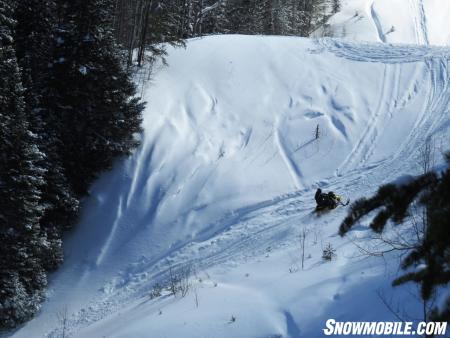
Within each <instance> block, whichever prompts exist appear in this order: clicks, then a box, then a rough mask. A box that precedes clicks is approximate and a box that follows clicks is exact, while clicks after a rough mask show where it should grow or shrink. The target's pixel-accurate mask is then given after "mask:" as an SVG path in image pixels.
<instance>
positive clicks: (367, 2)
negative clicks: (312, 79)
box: [313, 0, 450, 46]
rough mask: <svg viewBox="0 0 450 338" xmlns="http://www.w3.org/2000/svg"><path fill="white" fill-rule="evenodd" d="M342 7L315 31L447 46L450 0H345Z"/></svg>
mask: <svg viewBox="0 0 450 338" xmlns="http://www.w3.org/2000/svg"><path fill="white" fill-rule="evenodd" d="M340 5H341V6H340V7H341V8H340V10H339V12H338V13H336V14H334V15H333V16H332V17H331V18H330V19H329V20H328V22H327V25H324V26H321V27H319V28H318V29H317V31H315V32H314V33H313V35H314V36H315V37H322V36H332V37H338V38H346V39H350V40H353V41H355V40H357V41H370V42H386V43H407V44H416V45H434V46H446V45H449V44H450V22H449V20H448V18H449V17H450V2H449V1H447V0H342V1H341V2H340Z"/></svg>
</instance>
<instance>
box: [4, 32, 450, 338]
mask: <svg viewBox="0 0 450 338" xmlns="http://www.w3.org/2000/svg"><path fill="white" fill-rule="evenodd" d="M449 58H450V49H449V48H430V47H424V46H422V47H418V46H411V45H399V46H391V45H387V44H381V43H372V44H369V43H367V44H365V43H354V42H349V41H344V40H333V39H319V40H310V39H302V38H283V37H248V36H215V37H214V36H213V37H208V38H203V39H195V40H191V41H189V42H188V45H187V48H186V49H170V50H169V57H168V63H169V65H170V66H169V67H161V68H160V69H158V70H157V71H156V73H155V76H154V78H153V81H151V82H149V83H147V84H146V88H144V90H143V92H144V99H145V100H148V102H149V105H148V108H147V109H146V111H145V113H144V125H143V127H144V132H143V134H142V136H141V138H142V145H141V147H139V148H138V149H137V150H136V151H135V152H134V154H133V155H132V156H131V157H130V158H129V159H125V160H123V161H119V162H118V163H117V165H116V166H115V168H114V170H113V171H112V172H110V173H107V174H105V175H104V176H103V177H102V178H101V179H100V180H99V181H98V182H97V183H96V184H95V185H94V187H93V188H92V192H91V197H90V198H89V199H87V200H86V202H85V205H84V208H83V215H82V218H81V222H80V224H79V226H78V227H77V229H76V230H75V231H74V232H73V233H72V234H70V235H69V236H68V238H67V245H66V256H67V258H66V261H65V263H64V265H63V267H62V268H61V269H60V270H59V271H58V272H57V273H55V274H54V276H53V277H52V281H51V283H50V286H49V290H48V301H47V302H46V303H45V304H44V305H43V308H42V312H41V313H40V314H39V315H38V316H37V317H36V318H35V319H34V320H32V321H31V322H29V323H27V324H26V325H25V326H24V327H23V328H21V329H20V330H18V331H17V332H16V333H15V334H14V335H13V336H14V337H41V336H50V337H56V336H58V334H60V333H61V331H60V330H61V325H60V323H59V322H58V319H57V316H56V315H57V313H58V312H61V311H62V310H63V309H65V308H67V313H68V315H69V321H68V330H69V331H70V332H71V333H72V334H74V335H75V336H79V337H104V336H105V337H274V336H276V335H278V336H283V337H299V336H300V335H302V336H305V337H317V336H320V335H321V329H322V328H323V326H324V321H325V319H327V318H329V317H334V318H336V319H348V320H353V321H355V320H377V319H395V318H394V317H393V315H392V314H391V313H390V312H389V311H387V309H386V307H385V305H383V302H382V301H381V299H382V298H380V294H382V295H386V297H387V298H388V299H389V301H392V302H395V304H397V305H398V304H402V306H404V307H405V308H406V309H407V311H408V313H409V315H411V316H415V315H416V316H417V313H420V304H418V303H417V301H416V300H415V298H414V297H413V296H411V294H410V292H415V291H416V290H415V289H414V288H411V287H406V288H403V289H400V291H399V292H396V293H395V294H392V290H391V287H390V286H389V283H390V280H391V279H392V278H394V275H395V274H396V273H398V272H397V271H396V268H395V267H396V266H397V265H398V257H397V255H396V254H395V253H394V254H392V255H389V256H387V257H386V259H385V260H381V259H378V258H375V257H372V258H367V257H361V256H360V254H359V251H358V249H357V247H356V246H355V244H353V243H352V241H353V240H352V238H350V237H349V238H344V239H342V238H340V237H339V236H337V234H336V233H337V229H338V225H339V223H340V221H341V220H342V218H343V217H344V216H345V212H346V210H345V208H340V209H338V210H336V211H334V212H332V213H328V214H325V215H323V216H321V217H317V216H316V215H314V214H312V213H311V211H312V209H313V208H314V201H313V194H314V191H315V188H316V187H317V186H321V187H323V188H324V189H326V190H329V189H332V190H335V191H337V192H338V193H341V194H344V195H346V196H351V197H352V198H353V199H355V198H357V197H360V196H363V195H366V194H370V193H372V192H374V191H375V189H376V188H377V186H378V185H379V184H382V183H386V182H389V181H391V180H395V179H399V178H401V177H403V176H404V175H405V174H410V173H418V171H419V166H418V164H417V153H418V152H417V150H418V148H419V147H420V145H421V144H422V143H423V141H424V140H425V139H426V138H427V137H429V136H431V135H432V136H433V137H434V139H435V142H436V144H437V145H439V147H441V145H442V147H444V146H445V144H447V145H448V144H449V142H448V141H449V138H450V137H449V135H450V114H449V100H450V89H449V75H450V73H449V69H448V66H449ZM317 126H319V138H318V139H315V130H316V128H317ZM437 161H441V159H440V158H437ZM302 229H308V237H307V241H306V250H305V251H306V257H307V259H306V261H305V266H304V269H303V270H302V269H301V265H300V261H299V257H300V254H299V252H300V246H299V239H298V235H299V234H300V233H301V230H302ZM398 231H403V230H401V229H400V230H398ZM369 234H370V233H369V232H367V230H366V228H365V226H364V224H362V226H361V227H358V228H357V229H356V230H355V231H354V232H353V233H352V235H353V236H355V237H360V238H365V237H367V236H368V235H369ZM361 241H362V243H369V244H370V245H372V244H373V245H376V243H374V242H373V241H368V240H367V239H361ZM327 243H331V244H332V245H333V246H334V247H335V248H336V249H337V258H336V260H333V261H332V262H329V263H324V262H323V261H322V259H321V255H322V249H323V247H324V246H325V245H326V244H327ZM188 265H190V266H192V267H193V269H194V268H195V271H196V273H195V276H193V277H192V279H191V283H192V285H193V286H192V290H191V292H189V293H188V295H187V296H186V297H184V298H180V297H177V298H174V297H172V296H169V295H168V294H167V292H165V291H164V292H163V296H162V297H158V298H156V299H152V300H151V299H150V297H149V293H150V290H151V289H152V287H153V285H154V284H155V283H157V282H159V283H162V284H164V282H165V281H166V280H167V274H168V271H169V269H170V267H172V268H173V269H174V270H176V269H177V268H179V267H182V266H188ZM393 295H395V297H394V296H393ZM369 303H370V304H371V305H370V309H371V311H370V312H368V311H367V304H369ZM232 316H233V317H234V318H235V319H236V320H235V321H232V320H231V318H232Z"/></svg>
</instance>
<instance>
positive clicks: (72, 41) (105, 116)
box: [49, 0, 143, 196]
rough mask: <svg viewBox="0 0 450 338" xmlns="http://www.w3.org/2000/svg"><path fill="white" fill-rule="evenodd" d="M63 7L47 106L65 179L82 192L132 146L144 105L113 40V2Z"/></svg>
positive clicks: (80, 2)
mask: <svg viewBox="0 0 450 338" xmlns="http://www.w3.org/2000/svg"><path fill="white" fill-rule="evenodd" d="M61 8H62V12H63V14H64V21H63V23H62V24H61V25H60V27H59V29H58V31H57V36H56V41H57V42H58V45H57V47H56V50H55V53H56V58H55V61H54V64H53V78H52V81H51V87H52V94H53V95H52V96H53V97H54V99H53V102H51V103H49V105H50V106H51V110H52V112H53V114H55V115H56V116H57V120H58V122H59V123H60V124H59V126H58V129H59V130H58V132H59V135H60V138H61V141H62V142H61V144H60V149H59V155H60V157H61V159H62V163H63V166H64V168H65V169H66V174H67V177H68V179H69V183H70V185H71V188H72V189H73V190H74V191H75V193H76V194H77V195H78V196H82V195H84V194H86V193H87V189H88V187H89V184H90V183H91V182H92V181H93V180H94V179H95V178H96V177H97V175H98V173H99V172H101V171H103V170H105V169H108V168H110V167H111V165H112V162H113V160H114V159H115V158H116V157H117V156H120V155H124V154H127V153H129V151H130V150H131V149H132V148H133V147H135V146H136V144H137V141H136V140H135V138H134V133H137V132H139V131H140V122H141V111H142V109H143V106H142V104H140V103H139V102H138V99H137V98H133V96H134V94H135V88H134V85H133V83H132V82H131V80H130V75H129V74H128V73H127V72H126V71H124V69H123V61H124V60H122V59H121V58H120V57H119V55H120V53H119V50H118V49H117V47H116V45H115V42H114V38H113V34H112V1H110V0H93V1H84V0H75V1H68V0H64V1H63V0H61Z"/></svg>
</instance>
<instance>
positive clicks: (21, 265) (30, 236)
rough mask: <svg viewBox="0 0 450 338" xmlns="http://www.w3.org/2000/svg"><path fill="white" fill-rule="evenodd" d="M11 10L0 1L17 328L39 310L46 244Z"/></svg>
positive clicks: (4, 151) (2, 288) (7, 272)
mask: <svg viewBox="0 0 450 338" xmlns="http://www.w3.org/2000/svg"><path fill="white" fill-rule="evenodd" d="M13 24H14V20H13V18H12V8H11V6H10V5H9V4H8V3H7V2H6V1H4V0H0V140H1V142H0V154H1V156H0V242H1V243H2V245H1V246H0V267H1V268H0V327H13V326H15V325H17V323H21V322H23V321H25V320H26V319H28V318H30V317H31V315H32V314H33V313H34V312H35V311H36V310H37V309H38V308H39V304H40V301H41V300H42V290H43V288H44V287H45V285H46V275H45V272H44V270H43V268H42V266H41V263H40V257H41V255H42V254H41V251H42V248H43V247H44V246H45V245H46V244H47V243H46V238H45V237H44V236H42V235H41V231H40V227H39V219H40V217H41V215H42V210H41V208H40V196H41V191H40V187H41V186H42V184H43V174H44V170H43V169H42V168H40V167H39V166H38V163H39V162H40V161H41V160H42V156H43V154H42V153H41V152H40V151H39V149H38V148H37V146H36V145H35V141H36V140H35V135H34V134H33V133H32V132H31V131H30V130H29V128H28V123H27V121H26V116H25V112H24V109H25V103H24V98H23V95H24V91H23V88H22V85H21V78H20V77H21V75H20V72H19V67H18V64H17V59H16V55H15V50H14V48H13V37H12V29H13Z"/></svg>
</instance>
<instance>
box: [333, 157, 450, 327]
mask: <svg viewBox="0 0 450 338" xmlns="http://www.w3.org/2000/svg"><path fill="white" fill-rule="evenodd" d="M447 160H448V163H449V165H450V153H449V154H447ZM414 201H418V202H419V203H420V204H421V205H422V206H423V208H424V210H425V211H426V212H425V213H424V215H425V216H424V220H423V222H424V233H423V236H422V238H420V239H419V240H418V242H417V243H416V246H415V248H414V249H413V250H411V252H410V253H409V254H408V255H407V256H406V257H405V258H404V260H403V261H402V268H403V269H404V270H407V272H406V273H405V274H404V275H403V276H401V277H399V278H397V279H396V280H395V281H394V282H393V284H394V285H401V284H404V283H407V282H415V283H418V284H419V285H420V287H421V296H422V299H423V300H424V301H425V302H427V301H428V300H430V298H431V297H432V296H433V294H434V293H435V292H436V290H437V289H438V288H439V287H440V286H445V285H448V283H449V282H450V231H449V228H450V168H448V169H447V170H446V171H444V172H443V173H426V174H424V175H422V176H419V177H417V178H415V179H413V180H412V181H411V182H409V183H407V184H404V185H394V184H388V185H385V186H383V187H381V188H380V189H379V190H378V192H377V194H376V195H375V196H373V197H371V198H369V199H365V198H362V199H360V200H358V201H356V202H355V203H354V204H353V205H352V207H351V210H350V212H349V214H348V216H347V217H346V218H345V220H344V221H343V222H342V224H341V226H340V229H339V233H340V234H341V236H343V235H345V234H346V233H347V232H348V231H349V230H350V229H351V227H352V226H353V225H355V224H356V223H357V222H358V221H359V220H360V219H361V218H362V217H363V216H365V215H367V214H369V213H371V212H372V211H376V210H378V213H377V214H376V216H375V217H374V218H373V220H372V222H371V224H370V227H371V228H372V229H373V231H375V232H378V233H381V232H383V230H384V228H385V226H386V224H387V222H388V221H389V220H392V221H393V222H394V223H401V222H403V221H404V220H405V218H406V217H407V216H408V215H409V214H411V212H412V211H411V208H410V206H411V204H412V203H413V202H414ZM412 267H415V268H416V269H414V270H412V271H411V270H409V269H410V268H412ZM418 267H420V268H419V269H418ZM449 312H450V298H449V299H448V300H447V303H446V307H445V308H444V309H441V311H439V309H435V310H434V311H433V312H432V315H433V316H434V319H435V320H446V321H448V320H449V319H450V318H449V317H448V315H449Z"/></svg>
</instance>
